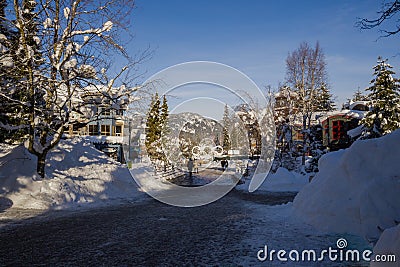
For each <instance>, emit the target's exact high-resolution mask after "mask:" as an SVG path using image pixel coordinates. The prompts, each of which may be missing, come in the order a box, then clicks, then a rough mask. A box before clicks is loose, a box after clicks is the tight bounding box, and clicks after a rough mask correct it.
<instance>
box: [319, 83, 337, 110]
mask: <svg viewBox="0 0 400 267" xmlns="http://www.w3.org/2000/svg"><path fill="white" fill-rule="evenodd" d="M335 109H336V108H335V102H334V101H333V100H332V94H331V93H330V91H329V88H328V86H327V85H326V84H325V83H323V84H322V86H321V88H320V89H319V90H318V91H317V97H316V108H315V111H333V110H335Z"/></svg>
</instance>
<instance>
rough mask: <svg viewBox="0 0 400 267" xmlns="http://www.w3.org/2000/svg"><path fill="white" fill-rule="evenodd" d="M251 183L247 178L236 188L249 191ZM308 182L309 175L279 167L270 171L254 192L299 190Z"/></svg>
mask: <svg viewBox="0 0 400 267" xmlns="http://www.w3.org/2000/svg"><path fill="white" fill-rule="evenodd" d="M250 177H251V176H250ZM249 183H250V181H249V180H245V183H244V184H240V185H237V186H236V189H238V190H245V191H248V187H249ZM306 184H308V176H305V175H302V174H300V173H296V172H291V171H288V170H287V169H285V168H282V167H279V168H278V169H277V171H276V172H275V173H272V172H270V173H269V174H268V176H267V178H266V179H265V180H264V182H263V183H262V184H261V186H260V187H259V188H258V189H257V190H256V191H255V192H254V193H257V192H262V191H269V192H289V191H291V192H298V191H299V190H301V188H303V187H304V186H305V185H306Z"/></svg>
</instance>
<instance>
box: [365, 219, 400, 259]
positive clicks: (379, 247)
mask: <svg viewBox="0 0 400 267" xmlns="http://www.w3.org/2000/svg"><path fill="white" fill-rule="evenodd" d="M374 255H395V257H396V262H381V263H379V262H371V265H370V266H371V267H378V266H382V267H383V266H384V267H390V266H393V267H395V266H399V260H400V225H398V226H396V227H391V228H388V229H386V230H385V231H384V232H383V233H382V235H381V237H380V238H379V241H378V243H377V244H376V246H375V247H374ZM373 258H374V257H373Z"/></svg>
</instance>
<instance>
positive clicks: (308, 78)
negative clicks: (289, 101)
mask: <svg viewBox="0 0 400 267" xmlns="http://www.w3.org/2000/svg"><path fill="white" fill-rule="evenodd" d="M286 82H287V84H289V85H290V86H291V87H292V89H293V90H294V91H295V92H296V93H297V100H296V101H297V103H296V106H297V108H298V110H299V113H300V116H302V121H303V157H302V164H303V165H304V164H305V152H306V144H307V131H306V130H307V129H309V128H310V126H311V118H312V114H313V112H315V111H316V110H317V108H318V103H319V94H320V92H321V88H324V87H325V86H326V84H327V73H326V62H325V54H324V52H323V51H322V49H321V47H320V45H319V43H318V42H317V43H316V45H315V47H314V48H312V47H310V46H309V44H308V43H306V42H303V43H301V44H300V46H299V48H298V49H296V50H295V51H293V52H292V53H289V55H288V57H287V59H286Z"/></svg>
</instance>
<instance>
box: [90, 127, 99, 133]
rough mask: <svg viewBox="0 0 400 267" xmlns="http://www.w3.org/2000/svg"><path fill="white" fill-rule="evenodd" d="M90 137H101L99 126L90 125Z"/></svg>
mask: <svg viewBox="0 0 400 267" xmlns="http://www.w3.org/2000/svg"><path fill="white" fill-rule="evenodd" d="M89 135H99V126H98V125H89Z"/></svg>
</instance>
